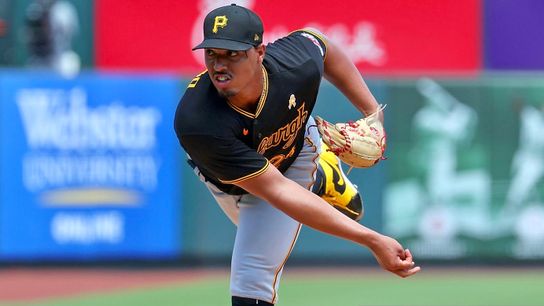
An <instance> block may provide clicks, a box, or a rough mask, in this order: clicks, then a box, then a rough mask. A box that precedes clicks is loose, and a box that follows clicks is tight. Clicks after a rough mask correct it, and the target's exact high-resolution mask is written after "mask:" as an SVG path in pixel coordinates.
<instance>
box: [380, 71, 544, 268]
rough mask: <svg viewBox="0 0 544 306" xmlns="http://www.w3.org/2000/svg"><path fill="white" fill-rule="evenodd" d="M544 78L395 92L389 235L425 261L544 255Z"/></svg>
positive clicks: (421, 84) (409, 85) (419, 84)
mask: <svg viewBox="0 0 544 306" xmlns="http://www.w3.org/2000/svg"><path fill="white" fill-rule="evenodd" d="M542 84H544V83H543V82H542V79H513V78H504V79H499V78H498V79H482V80H477V81H474V80H457V81H451V80H450V81H436V80H432V79H428V78H422V79H419V80H417V81H411V82H406V83H404V84H397V85H396V86H394V87H393V88H392V91H391V92H390V97H389V98H390V99H391V100H398V101H402V103H397V104H394V103H390V104H389V105H390V108H388V115H387V118H388V119H387V121H389V122H394V127H393V128H392V129H390V130H389V133H388V136H389V137H388V143H389V148H388V149H390V150H389V160H387V162H388V170H389V173H388V175H389V182H388V184H387V186H386V188H385V190H384V230H385V231H386V233H388V234H390V235H393V236H394V237H397V238H398V239H399V240H400V241H401V242H403V245H404V246H405V247H407V248H409V249H410V250H411V251H412V252H413V254H414V256H415V257H416V258H430V259H463V258H488V259H499V258H502V259H504V258H509V259H519V260H528V259H533V260H534V259H542V258H544V134H543V133H542V131H543V130H544V91H543V89H544V87H543V86H542Z"/></svg>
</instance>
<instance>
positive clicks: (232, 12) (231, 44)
mask: <svg viewBox="0 0 544 306" xmlns="http://www.w3.org/2000/svg"><path fill="white" fill-rule="evenodd" d="M262 42H263V22H262V21H261V18H260V17H259V16H257V14H255V13H254V12H252V11H251V10H248V9H247V8H245V7H242V6H239V5H236V4H231V5H228V6H222V7H219V8H216V9H215V10H213V11H211V12H209V13H208V15H206V18H205V19H204V40H203V41H202V42H201V43H200V44H199V45H198V46H196V47H194V48H193V50H196V49H204V48H215V49H225V50H235V51H243V50H247V49H249V48H251V47H256V46H258V45H260V44H261V43H262Z"/></svg>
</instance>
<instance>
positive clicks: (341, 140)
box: [315, 105, 386, 168]
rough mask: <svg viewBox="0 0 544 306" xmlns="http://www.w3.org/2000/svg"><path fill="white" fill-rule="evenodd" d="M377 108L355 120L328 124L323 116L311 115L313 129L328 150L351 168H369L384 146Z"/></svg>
mask: <svg viewBox="0 0 544 306" xmlns="http://www.w3.org/2000/svg"><path fill="white" fill-rule="evenodd" d="M384 108H385V106H382V105H380V108H379V109H378V111H376V112H375V113H373V114H372V115H369V116H367V117H365V118H363V119H359V120H357V121H355V122H353V121H350V122H347V123H336V124H332V123H330V122H327V121H326V120H324V119H323V118H320V117H318V116H316V117H315V121H316V123H317V129H318V130H319V134H321V137H322V140H323V142H324V143H326V144H327V145H328V146H329V150H330V151H332V152H333V153H334V154H336V155H337V156H338V157H339V158H340V160H342V161H343V162H345V163H346V164H348V165H349V166H351V167H355V168H369V167H372V166H374V165H375V164H376V163H378V162H379V161H380V160H382V159H385V158H384V156H383V154H384V151H385V147H386V134H385V130H384V128H383V125H382V123H381V121H380V120H379V119H378V113H379V112H380V111H381V110H383V109H384Z"/></svg>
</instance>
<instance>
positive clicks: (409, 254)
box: [404, 249, 414, 261]
mask: <svg viewBox="0 0 544 306" xmlns="http://www.w3.org/2000/svg"><path fill="white" fill-rule="evenodd" d="M404 254H405V256H406V261H414V259H413V256H412V252H410V250H409V249H406V250H404Z"/></svg>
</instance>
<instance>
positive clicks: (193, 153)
mask: <svg viewBox="0 0 544 306" xmlns="http://www.w3.org/2000/svg"><path fill="white" fill-rule="evenodd" d="M181 142H182V145H183V147H184V149H185V151H187V154H189V156H190V157H191V159H192V160H193V162H194V163H195V164H196V165H197V166H198V167H199V168H201V170H204V171H203V173H206V174H208V175H212V176H213V177H214V178H215V179H217V180H218V181H220V182H221V183H223V184H235V183H238V182H241V181H244V180H247V179H250V178H253V177H256V176H259V175H260V174H262V173H263V172H264V171H265V170H266V169H267V168H268V166H269V165H270V163H269V162H268V160H267V159H266V158H265V157H264V156H262V155H261V154H259V153H257V152H256V151H255V150H253V149H251V148H250V147H248V146H247V145H246V144H245V143H243V142H242V141H241V140H239V139H237V138H232V139H227V138H221V137H214V136H209V135H189V136H182V137H181Z"/></svg>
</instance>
